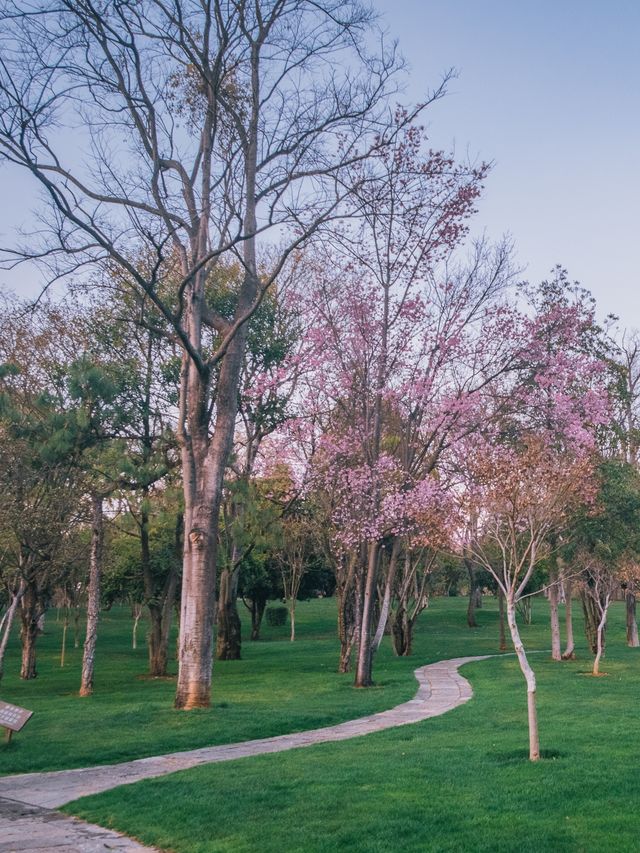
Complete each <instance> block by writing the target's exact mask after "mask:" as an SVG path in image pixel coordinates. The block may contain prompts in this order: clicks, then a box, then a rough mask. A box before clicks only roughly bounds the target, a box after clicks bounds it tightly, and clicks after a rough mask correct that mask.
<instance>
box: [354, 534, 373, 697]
mask: <svg viewBox="0 0 640 853" xmlns="http://www.w3.org/2000/svg"><path fill="white" fill-rule="evenodd" d="M377 572H378V543H377V542H371V543H370V544H369V552H368V559H367V576H366V579H365V585H364V591H363V593H364V594H363V598H362V620H361V624H360V638H359V640H360V642H359V646H358V662H357V666H356V678H355V686H356V687H371V686H372V684H373V678H372V668H373V644H372V639H373V638H372V631H371V628H372V621H373V613H374V606H375V597H376V580H377Z"/></svg>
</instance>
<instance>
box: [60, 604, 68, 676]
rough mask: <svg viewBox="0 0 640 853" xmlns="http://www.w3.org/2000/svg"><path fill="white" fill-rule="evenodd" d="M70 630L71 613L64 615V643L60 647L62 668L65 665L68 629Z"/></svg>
mask: <svg viewBox="0 0 640 853" xmlns="http://www.w3.org/2000/svg"><path fill="white" fill-rule="evenodd" d="M68 630H69V614H67V615H66V616H65V617H64V622H63V623H62V645H61V648H60V669H62V668H63V667H64V664H65V657H66V653H67V631H68Z"/></svg>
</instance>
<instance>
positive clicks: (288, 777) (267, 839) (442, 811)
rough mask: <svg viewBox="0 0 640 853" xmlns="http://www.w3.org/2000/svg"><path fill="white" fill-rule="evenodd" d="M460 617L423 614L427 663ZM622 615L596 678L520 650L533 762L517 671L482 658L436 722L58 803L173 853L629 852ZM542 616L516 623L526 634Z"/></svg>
mask: <svg viewBox="0 0 640 853" xmlns="http://www.w3.org/2000/svg"><path fill="white" fill-rule="evenodd" d="M440 608H441V609H440ZM537 610H538V613H539V614H540V615H542V607H541V606H539V605H538V607H537ZM437 612H440V614H441V616H442V623H440V622H439V621H438V620H437V619H436V613H437ZM462 616H463V613H462V611H461V610H460V609H459V608H458V607H457V605H453V606H452V605H451V604H450V603H449V602H440V601H438V602H434V605H433V608H432V610H431V611H430V612H429V613H428V614H427V616H426V618H425V623H428V622H429V620H431V622H432V623H436V625H437V626H438V627H439V629H440V644H444V646H447V644H448V642H449V641H451V642H450V648H448V649H447V648H442V649H441V651H440V654H441V656H442V657H445V656H448V657H451V656H454V655H457V654H460V653H461V649H460V647H459V645H458V643H457V642H454V641H453V638H452V637H451V635H450V633H449V631H450V629H451V628H452V620H454V619H455V627H456V635H457V636H459V637H468V634H467V633H466V632H467V631H468V629H467V628H466V626H465V625H464V623H463V621H462V618H461V617H462ZM621 616H622V611H621V608H619V607H618V606H616V609H615V611H614V613H613V619H612V624H611V625H610V628H609V646H608V648H609V651H608V655H607V660H606V666H605V667H604V669H605V670H606V671H607V672H608V673H609V675H608V677H606V678H599V679H594V678H591V677H588V676H587V675H585V674H584V672H585V670H588V668H589V663H590V660H589V659H588V656H587V654H586V651H585V649H584V645H583V644H581V646H580V648H579V652H580V659H579V660H577V661H575V662H569V663H562V664H558V663H553V662H552V661H550V660H549V659H548V658H547V655H535V657H534V658H533V662H534V666H535V668H536V671H537V673H538V675H539V717H540V734H541V745H542V750H543V754H544V756H545V759H544V760H543V761H541V762H540V763H539V764H531V763H530V762H528V761H527V760H526V756H527V732H526V696H525V693H524V687H523V681H522V676H521V675H520V672H519V670H518V668H517V664H516V663H515V660H514V659H513V658H503V659H491V660H487V661H483V662H478V663H473V664H470V665H468V666H466V667H465V668H464V670H463V674H464V675H465V676H466V677H468V678H469V679H470V681H471V683H472V684H473V687H474V691H475V696H474V698H473V699H472V700H471V701H470V702H469V703H468V704H466V705H464V706H462V707H460V708H458V709H456V710H454V711H451V712H449V713H448V714H446V715H444V716H442V717H438V718H434V719H432V720H427V721H424V722H422V723H419V724H417V725H413V726H407V727H403V728H398V729H393V730H389V731H386V732H381V733H378V734H374V735H369V736H367V737H364V738H358V739H355V740H352V741H348V742H342V743H336V744H324V745H321V746H315V747H310V748H306V749H299V750H293V751H291V752H288V753H280V754H278V755H270V756H260V757H257V758H250V759H242V760H238V761H234V762H229V763H224V764H219V765H208V766H203V767H199V768H196V769H193V770H189V771H184V772H180V773H176V774H173V775H171V776H166V777H163V778H161V779H157V780H150V781H146V782H141V783H138V784H135V785H132V786H126V787H121V788H118V789H115V790H113V791H109V792H106V793H104V794H100V795H97V796H94V797H89V798H86V799H83V800H79V801H77V802H76V803H74V804H72V805H71V806H69V807H67V810H68V811H70V812H71V813H73V814H77V815H79V816H81V817H84V818H85V819H87V820H91V821H94V822H97V823H100V824H102V825H105V826H110V827H114V828H117V829H119V830H121V831H123V832H127V833H129V834H131V835H134V836H135V837H137V838H139V839H141V840H142V841H144V842H146V843H148V844H153V845H157V846H159V847H160V848H162V849H165V850H172V851H176V853H223V851H224V853H231V851H233V853H241V851H242V853H245V851H246V853H249V851H256V850H260V851H261V853H276V852H277V853H281V851H287V853H289V851H291V853H294V851H296V852H297V853H329V851H335V850H349V851H350V853H351V851H353V853H383V851H384V853H387V851H390V850H393V851H416V853H417V851H452V853H453V851H465V853H466V851H487V853H488V852H489V851H492V853H495V851H498V853H499V852H500V851H516V850H517V851H530V853H534V851H535V853H539V851H543V850H553V851H554V853H556V851H575V853H578V851H587V853H588V851H593V853H596V851H602V850H608V851H629V853H631V851H636V850H638V846H639V839H640V830H639V828H638V821H637V810H636V804H637V802H638V798H639V797H640V773H639V772H638V757H639V756H640V727H639V726H638V724H637V719H638V696H639V695H640V650H637V649H627V648H626V647H625V646H624V639H623V638H624V634H623V626H622V623H621ZM479 617H480V619H487V618H488V614H487V613H486V611H484V612H483V613H481V614H479ZM544 623H546V619H545V620H544V622H543V621H542V619H541V620H540V625H538V626H535V625H534V626H531V627H527V628H525V629H524V632H523V633H524V636H525V640H526V639H527V635H528V636H530V637H531V636H535V635H537V634H538V631H539V630H540V628H541V627H544V628H546V624H544ZM481 630H482V629H481Z"/></svg>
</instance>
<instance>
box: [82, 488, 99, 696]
mask: <svg viewBox="0 0 640 853" xmlns="http://www.w3.org/2000/svg"><path fill="white" fill-rule="evenodd" d="M91 510H92V512H91V557H90V563H89V587H88V589H87V633H86V636H85V640H84V651H83V654H82V676H81V680H80V696H91V694H92V693H93V678H94V672H95V660H96V642H97V639H98V619H99V617H100V582H101V580H102V552H103V542H104V517H103V513H102V497H99V496H98V495H92V497H91Z"/></svg>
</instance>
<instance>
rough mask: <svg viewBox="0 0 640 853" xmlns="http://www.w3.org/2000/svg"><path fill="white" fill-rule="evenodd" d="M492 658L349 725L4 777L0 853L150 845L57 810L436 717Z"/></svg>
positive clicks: (424, 680)
mask: <svg viewBox="0 0 640 853" xmlns="http://www.w3.org/2000/svg"><path fill="white" fill-rule="evenodd" d="M490 657H495V655H481V656H475V657H461V658H452V659H450V660H443V661H438V662H437V663H432V664H428V665H427V666H422V667H420V668H419V669H416V670H415V673H414V674H415V677H416V679H417V680H418V684H419V687H418V692H417V693H416V695H415V696H414V698H413V699H410V700H409V701H408V702H404V703H402V704H401V705H397V706H396V707H395V708H391V709H390V710H388V711H381V712H379V713H377V714H371V716H368V717H360V718H359V719H357V720H349V721H348V722H346V723H338V724H337V725H333V726H325V727H324V728H320V729H311V730H309V731H304V732H295V733H293V734H288V735H278V736H276V737H271V738H262V739H259V740H248V741H242V742H240V743H231V744H223V745H221V746H206V747H202V748H200V749H191V750H187V751H185V752H174V753H171V754H169V755H159V756H154V757H152V758H138V759H135V760H134V761H126V762H123V763H121V764H107V765H103V766H100V767H88V768H83V769H79V770H56V771H53V772H49V773H23V774H19V775H14V776H4V777H0V853H13V851H27V850H28V851H30V853H39V851H45V850H53V851H59V853H75V851H82V853H85V851H86V853H93V851H105V850H109V849H116V850H122V851H132V853H133V851H143V850H149V849H150V848H147V847H142V846H141V845H140V844H137V843H136V842H134V841H131V840H130V839H128V838H126V837H125V836H122V835H118V834H117V833H114V832H110V831H109V830H105V829H102V828H101V827H97V826H92V825H90V824H86V823H84V822H83V821H79V820H76V819H75V818H68V817H66V816H64V815H61V814H58V813H56V812H55V811H52V809H55V808H57V807H59V806H62V805H64V804H65V803H69V802H71V801H72V800H77V799H78V798H79V797H85V796H87V795H89V794H98V793H100V792H102V791H108V790H109V789H111V788H116V787H118V786H119V785H129V784H132V783H133V782H139V781H140V780H142V779H151V778H154V777H157V776H164V775H166V774H167V773H175V772H176V771H177V770H186V769H188V768H190V767H196V766H197V765H199V764H211V763H214V762H219V761H232V760H234V759H236V758H245V757H249V756H253V755H265V754H267V753H272V752H283V751H284V750H288V749H297V748H300V747H304V746H313V745H314V744H317V743H327V742H329V741H340V740H347V739H349V738H353V737H360V736H362V735H367V734H371V733H372V732H379V731H383V730H384V729H390V728H394V727H395V726H404V725H408V724H410V723H418V722H420V721H421V720H426V719H428V718H429V717H437V716H439V715H440V714H444V713H446V712H447V711H450V710H452V709H453V708H456V707H457V706H458V705H462V704H464V703H465V702H468V701H469V699H471V697H472V695H473V691H472V689H471V685H470V684H469V682H468V681H467V680H466V678H463V677H462V676H461V675H460V673H459V672H458V668H459V667H460V666H462V665H463V664H465V663H470V662H472V661H479V660H486V659H487V658H490ZM40 842H46V844H41V843H40Z"/></svg>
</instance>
